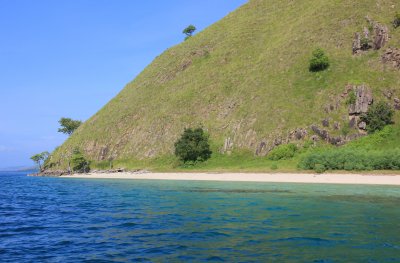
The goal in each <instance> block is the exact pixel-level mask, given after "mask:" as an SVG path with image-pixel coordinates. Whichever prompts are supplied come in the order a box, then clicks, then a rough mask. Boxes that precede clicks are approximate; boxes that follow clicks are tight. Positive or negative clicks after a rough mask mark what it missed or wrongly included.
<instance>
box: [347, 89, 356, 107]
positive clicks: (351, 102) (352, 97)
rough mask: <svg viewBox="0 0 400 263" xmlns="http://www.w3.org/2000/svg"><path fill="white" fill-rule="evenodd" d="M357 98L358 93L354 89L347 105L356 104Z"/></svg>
mask: <svg viewBox="0 0 400 263" xmlns="http://www.w3.org/2000/svg"><path fill="white" fill-rule="evenodd" d="M356 100H357V96H356V93H355V92H354V91H352V92H350V94H349V97H348V98H347V100H346V105H347V106H350V105H352V104H355V103H356Z"/></svg>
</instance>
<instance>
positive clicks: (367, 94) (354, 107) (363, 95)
mask: <svg viewBox="0 0 400 263" xmlns="http://www.w3.org/2000/svg"><path fill="white" fill-rule="evenodd" d="M353 90H354V92H355V95H356V100H355V103H352V104H350V105H349V115H360V114H362V113H366V112H367V111H368V108H369V106H370V105H371V104H372V103H373V101H374V100H373V96H372V91H371V90H370V89H369V88H368V87H366V86H365V85H361V86H354V87H353Z"/></svg>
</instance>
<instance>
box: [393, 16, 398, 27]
mask: <svg viewBox="0 0 400 263" xmlns="http://www.w3.org/2000/svg"><path fill="white" fill-rule="evenodd" d="M393 26H394V28H398V27H399V26H400V13H397V14H396V15H395V17H394V20H393Z"/></svg>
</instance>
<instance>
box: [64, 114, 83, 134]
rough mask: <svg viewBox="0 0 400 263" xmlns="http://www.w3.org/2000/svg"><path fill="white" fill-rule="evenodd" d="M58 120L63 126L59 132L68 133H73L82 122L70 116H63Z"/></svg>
mask: <svg viewBox="0 0 400 263" xmlns="http://www.w3.org/2000/svg"><path fill="white" fill-rule="evenodd" d="M58 122H59V123H60V125H61V128H59V129H58V132H61V133H64V134H68V135H71V134H72V133H73V132H74V131H75V130H76V129H78V127H79V126H80V125H81V124H82V122H81V121H77V120H73V119H70V118H61V119H60V120H59V121H58Z"/></svg>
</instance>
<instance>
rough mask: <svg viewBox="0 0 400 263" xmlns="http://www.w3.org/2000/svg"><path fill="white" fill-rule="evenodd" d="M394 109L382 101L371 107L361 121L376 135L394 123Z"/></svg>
mask: <svg viewBox="0 0 400 263" xmlns="http://www.w3.org/2000/svg"><path fill="white" fill-rule="evenodd" d="M393 115H394V111H393V109H392V108H391V107H390V105H389V104H387V103H385V102H383V101H381V102H378V103H376V104H373V105H372V106H371V107H369V109H368V112H367V113H366V114H363V115H362V116H361V121H363V122H365V123H366V124H367V131H368V132H369V133H374V132H376V131H379V130H382V129H383V127H385V126H386V125H388V124H391V123H393V121H392V118H393Z"/></svg>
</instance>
